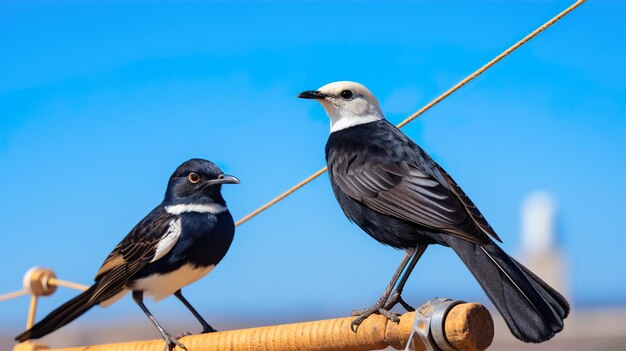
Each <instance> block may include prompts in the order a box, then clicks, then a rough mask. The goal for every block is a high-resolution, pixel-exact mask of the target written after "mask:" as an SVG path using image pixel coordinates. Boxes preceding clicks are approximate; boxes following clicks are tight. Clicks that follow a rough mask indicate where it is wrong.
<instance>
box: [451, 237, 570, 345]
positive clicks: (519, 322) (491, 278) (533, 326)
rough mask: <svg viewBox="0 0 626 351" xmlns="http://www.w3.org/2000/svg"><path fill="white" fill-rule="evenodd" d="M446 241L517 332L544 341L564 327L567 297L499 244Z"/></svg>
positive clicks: (513, 331) (567, 308)
mask: <svg viewBox="0 0 626 351" xmlns="http://www.w3.org/2000/svg"><path fill="white" fill-rule="evenodd" d="M445 240H446V242H448V244H449V245H450V247H451V248H452V249H454V251H455V252H456V253H457V255H459V257H460V258H461V260H463V263H465V265H466V266H467V268H469V270H470V271H471V272H472V274H473V275H474V277H475V278H476V280H478V283H479V284H480V286H481V287H482V288H483V290H485V293H486V294H487V296H489V299H490V300H491V302H492V303H493V304H494V305H495V306H496V308H497V309H498V311H500V314H501V315H502V317H503V318H504V320H505V321H506V324H507V325H508V326H509V329H510V330H511V333H513V335H514V336H515V337H516V338H518V339H520V340H522V341H525V342H534V343H538V342H542V341H545V340H548V339H550V338H552V337H553V336H554V334H556V333H558V332H560V331H561V330H562V329H563V319H565V317H567V314H568V313H569V304H568V303H567V300H565V298H564V297H563V296H561V294H559V293H558V292H557V291H556V290H554V289H553V288H551V287H550V286H549V285H548V284H546V283H545V282H544V281H543V280H541V279H540V278H539V277H537V276H536V275H535V274H533V273H532V272H531V271H529V270H528V269H527V268H526V267H524V266H523V265H522V264H520V263H519V262H517V261H515V260H514V259H513V258H512V257H510V256H509V255H507V253H506V252H504V251H503V250H502V249H501V248H500V247H498V246H497V245H496V244H495V243H490V244H487V245H482V246H481V245H476V244H473V243H470V242H468V241H465V240H462V239H460V238H456V237H453V236H446V238H445Z"/></svg>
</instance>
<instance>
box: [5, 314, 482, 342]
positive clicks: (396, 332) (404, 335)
mask: <svg viewBox="0 0 626 351" xmlns="http://www.w3.org/2000/svg"><path fill="white" fill-rule="evenodd" d="M353 319H354V317H348V318H337V319H328V320H321V321H313V322H303V323H294V324H285V325H277V326H269V327H259V328H250V329H241V330H231V331H223V332H218V333H210V334H200V335H190V336H186V337H184V338H182V339H181V342H182V343H183V344H185V346H187V348H188V349H189V350H191V351H216V350H233V351H236V350H265V351H292V350H320V351H325V350H327V351H330V350H340V351H341V350H343V351H359V350H380V349H384V348H387V347H389V346H391V347H394V348H396V349H403V348H404V347H405V346H406V342H407V340H408V339H409V336H410V335H411V332H412V329H413V322H414V320H415V313H414V312H409V313H405V314H404V315H402V316H401V317H400V323H398V324H396V323H393V322H390V321H388V320H387V319H386V318H385V317H383V316H380V315H373V316H371V317H369V318H368V319H366V320H365V321H364V322H363V323H362V324H361V325H360V326H359V329H358V332H357V333H353V332H352V331H351V330H350V323H351V322H352V320H353ZM444 330H445V333H446V337H447V339H448V341H449V342H450V344H451V345H453V346H454V347H455V348H457V350H459V351H465V350H467V351H482V350H485V349H486V348H487V347H488V346H489V345H490V344H491V341H492V339H493V321H492V319H491V315H490V314H489V312H488V311H487V309H485V307H483V306H482V305H480V304H477V303H463V304H460V305H456V306H454V307H453V308H452V309H451V310H450V312H449V313H448V315H447V317H446V319H445V322H444ZM413 340H414V347H415V349H416V350H424V349H425V347H424V345H423V344H422V341H421V339H420V338H419V337H416V338H414V339H413ZM163 347H164V343H163V340H160V339H159V340H149V341H133V342H125V343H117V344H106V345H93V346H82V347H73V348H65V349H55V350H56V351H81V350H87V349H88V350H90V351H105V350H106V351H130V350H134V351H153V350H154V351H162V350H163ZM18 350H20V351H21V350H25V349H20V348H19V345H18V347H16V348H15V349H14V351H18ZM176 350H178V348H177V349H176Z"/></svg>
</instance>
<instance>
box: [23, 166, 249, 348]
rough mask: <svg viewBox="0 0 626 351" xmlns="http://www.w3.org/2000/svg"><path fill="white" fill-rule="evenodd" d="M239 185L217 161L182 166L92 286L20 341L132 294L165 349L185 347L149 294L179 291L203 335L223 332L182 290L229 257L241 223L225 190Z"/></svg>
mask: <svg viewBox="0 0 626 351" xmlns="http://www.w3.org/2000/svg"><path fill="white" fill-rule="evenodd" d="M238 183H239V179H237V178H236V177H234V176H231V175H227V174H224V173H223V172H222V171H221V170H220V168H219V167H218V166H217V165H215V164H214V163H212V162H210V161H207V160H204V159H197V158H196V159H191V160H188V161H186V162H184V163H183V164H181V165H180V166H179V167H178V168H177V169H176V171H175V172H174V173H173V174H172V176H171V177H170V179H169V181H168V185H167V190H166V192H165V196H164V199H163V201H162V202H161V203H160V204H159V205H158V206H157V207H156V208H154V209H153V210H152V211H151V212H150V213H149V214H148V215H147V216H146V217H145V218H143V219H142V220H141V221H140V222H139V223H138V224H137V225H136V226H135V227H134V228H133V229H132V230H131V231H130V232H129V233H128V234H127V235H126V237H124V239H123V240H122V241H121V242H120V243H119V244H118V245H117V246H115V248H114V249H113V251H111V253H110V254H109V255H108V257H107V258H106V260H105V261H104V263H103V264H102V266H101V267H100V269H99V270H98V272H97V273H96V275H95V279H94V283H93V285H91V286H90V287H89V288H88V289H87V290H86V291H84V292H83V293H81V294H79V295H78V296H76V297H74V298H72V299H71V300H69V301H68V302H66V303H65V304H63V305H61V306H60V307H58V308H57V309H55V310H54V311H52V312H50V314H48V315H47V316H46V317H44V318H43V319H42V320H41V321H39V322H38V323H36V324H35V325H33V327H32V328H30V329H28V330H27V331H25V332H23V333H22V334H20V335H18V336H17V337H16V338H15V340H17V341H19V342H23V341H26V340H29V339H37V338H41V337H43V336H44V335H47V334H49V333H51V332H53V331H55V330H57V329H59V328H61V327H63V326H64V325H66V324H68V323H70V322H71V321H73V320H74V319H76V318H77V317H79V316H80V315H82V314H83V313H85V312H87V311H88V310H89V309H91V308H92V307H93V306H95V305H100V306H101V307H107V306H109V305H111V304H112V303H114V302H116V301H117V300H119V299H121V298H122V297H123V296H124V295H125V294H126V293H127V292H129V291H130V292H131V294H132V298H133V300H134V301H135V302H136V303H137V305H139V307H140V308H141V310H142V311H143V312H144V313H145V314H146V316H147V317H148V319H150V321H151V322H152V324H154V326H155V327H156V328H157V329H158V330H159V333H160V334H161V337H162V338H163V340H164V341H165V343H166V350H171V349H172V348H173V347H174V346H178V347H180V348H182V349H185V350H186V347H185V345H183V344H182V343H181V342H180V341H179V340H178V338H177V337H173V336H172V335H170V334H169V333H168V332H166V331H165V329H163V327H162V326H161V324H160V323H159V322H158V321H157V320H156V319H155V318H154V317H153V316H152V314H151V313H150V311H149V310H148V308H147V307H146V306H145V304H144V302H143V299H144V296H147V297H151V298H152V299H154V301H159V300H162V299H164V298H166V297H168V296H170V295H172V294H173V295H174V296H176V297H177V298H178V299H179V300H180V301H181V302H182V303H183V305H184V306H185V307H186V308H187V309H188V310H189V311H190V312H191V313H192V314H193V315H194V317H195V318H196V319H197V320H198V321H199V322H200V324H201V325H202V332H203V333H209V332H214V331H216V330H215V329H213V327H211V326H210V325H209V324H208V323H207V322H206V321H205V320H204V318H202V316H201V315H200V314H199V313H198V311H196V309H195V308H194V307H193V306H192V305H191V304H190V303H189V301H187V299H186V298H185V297H184V296H183V294H182V292H181V288H183V287H185V286H187V285H189V284H191V283H193V282H195V281H197V280H198V279H200V278H202V277H204V276H205V275H206V274H208V273H209V272H210V271H211V270H213V268H215V266H216V265H217V264H218V263H219V262H220V261H221V260H222V258H224V256H225V255H226V252H227V251H228V249H229V247H230V245H231V243H232V241H233V237H234V233H235V225H234V222H233V217H232V216H231V214H230V212H229V210H228V207H227V206H226V201H225V200H224V198H223V197H222V193H221V190H222V185H223V184H238Z"/></svg>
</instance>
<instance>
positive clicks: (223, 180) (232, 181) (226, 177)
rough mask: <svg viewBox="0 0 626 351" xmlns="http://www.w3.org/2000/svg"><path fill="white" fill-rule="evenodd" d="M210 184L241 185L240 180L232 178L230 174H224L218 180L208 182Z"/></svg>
mask: <svg viewBox="0 0 626 351" xmlns="http://www.w3.org/2000/svg"><path fill="white" fill-rule="evenodd" d="M208 183H209V184H212V185H215V184H239V179H238V178H237V177H235V176H231V175H228V174H222V175H220V176H219V178H217V179H213V180H210V181H208Z"/></svg>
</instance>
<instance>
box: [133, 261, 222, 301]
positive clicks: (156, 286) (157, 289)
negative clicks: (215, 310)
mask: <svg viewBox="0 0 626 351" xmlns="http://www.w3.org/2000/svg"><path fill="white" fill-rule="evenodd" d="M213 268H215V265H210V266H205V267H202V266H200V267H199V266H195V265H193V264H184V265H182V266H181V267H180V268H178V269H176V270H174V271H171V272H168V273H163V274H158V273H157V274H152V275H149V276H147V277H145V278H140V279H137V280H135V281H133V282H132V283H131V284H130V286H129V289H130V290H142V291H143V293H144V295H146V296H148V297H151V298H152V299H153V300H154V301H159V300H162V299H164V298H166V297H168V296H170V295H172V294H173V293H175V292H176V291H177V290H178V289H181V288H183V287H185V286H187V285H189V284H191V283H193V282H195V281H197V280H198V279H200V278H202V277H204V276H205V275H207V274H209V272H211V271H212V270H213Z"/></svg>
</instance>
